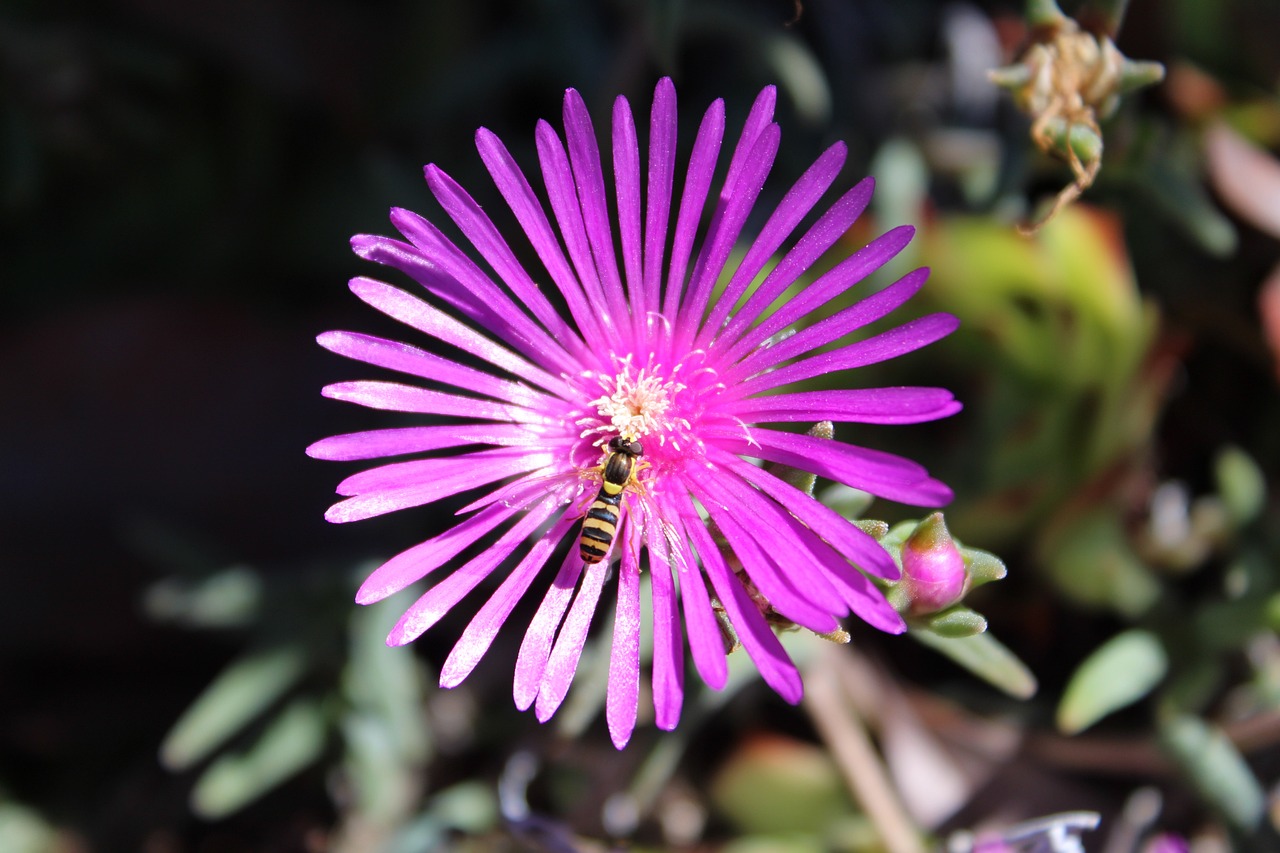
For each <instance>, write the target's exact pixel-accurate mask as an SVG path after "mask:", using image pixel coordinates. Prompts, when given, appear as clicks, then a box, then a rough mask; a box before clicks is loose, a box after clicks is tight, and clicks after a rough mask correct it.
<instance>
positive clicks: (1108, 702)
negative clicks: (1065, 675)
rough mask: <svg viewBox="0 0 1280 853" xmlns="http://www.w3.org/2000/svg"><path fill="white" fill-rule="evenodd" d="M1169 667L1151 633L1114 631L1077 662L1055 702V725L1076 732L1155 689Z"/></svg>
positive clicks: (1069, 731)
mask: <svg viewBox="0 0 1280 853" xmlns="http://www.w3.org/2000/svg"><path fill="white" fill-rule="evenodd" d="M1168 669H1169V660H1168V656H1167V655H1166V654H1165V650H1164V647H1163V646H1162V645H1160V640H1159V639H1157V638H1156V636H1155V635H1154V634H1151V633H1150V632H1147V631H1141V630H1136V629H1135V630H1130V631H1125V632H1124V633H1121V634H1116V635H1115V636H1114V637H1112V638H1111V639H1110V640H1108V641H1107V642H1106V643H1104V644H1102V645H1101V646H1099V647H1098V648H1096V649H1094V650H1093V652H1092V653H1091V654H1090V655H1089V657H1088V658H1086V659H1085V661H1084V662H1083V663H1082V664H1080V666H1079V667H1078V668H1077V669H1076V671H1075V673H1074V674H1073V675H1072V676H1071V681H1070V682H1069V683H1068V684H1067V688H1066V690H1065V691H1064V692H1063V694H1062V700H1061V701H1060V702H1059V703H1058V717H1057V720H1058V728H1059V729H1060V730H1061V731H1064V732H1066V733H1067V734H1076V733H1077V732H1082V731H1084V730H1085V729H1087V728H1089V727H1090V726H1092V725H1093V724H1094V723H1096V722H1097V721H1098V720H1100V719H1102V718H1103V717H1105V716H1106V715H1107V714H1110V713H1111V712H1112V711H1115V710H1118V709H1120V708H1123V707H1125V706H1126V705H1131V704H1133V703H1134V702H1137V701H1138V700H1139V699H1142V698H1143V697H1145V696H1147V695H1148V694H1149V693H1150V692H1151V691H1152V690H1154V689H1155V687H1156V685H1158V684H1159V683H1160V681H1161V679H1163V678H1164V676H1165V673H1166V672H1167V671H1168Z"/></svg>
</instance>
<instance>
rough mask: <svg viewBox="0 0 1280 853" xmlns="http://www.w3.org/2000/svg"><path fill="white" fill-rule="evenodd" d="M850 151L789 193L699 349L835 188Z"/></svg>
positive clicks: (716, 309)
mask: <svg viewBox="0 0 1280 853" xmlns="http://www.w3.org/2000/svg"><path fill="white" fill-rule="evenodd" d="M847 154H848V149H847V148H846V146H845V145H844V143H842V142H837V143H836V144H835V145H832V146H831V147H830V148H828V149H827V150H826V151H824V152H823V153H822V156H820V157H819V158H818V159H817V160H815V161H814V163H813V165H812V166H810V167H809V168H808V169H807V170H806V171H805V173H804V174H803V175H801V176H800V179H799V180H798V181H796V183H795V185H794V186H792V187H791V189H790V190H788V191H787V194H786V195H785V196H783V198H782V201H781V202H779V204H778V206H777V207H776V208H775V209H774V211H773V213H772V214H771V215H770V216H769V221H768V222H766V223H765V224H764V228H762V229H761V230H760V234H759V236H757V237H756V239H755V241H754V242H753V243H752V244H751V248H750V249H749V250H748V251H747V254H746V256H745V257H744V258H743V259H742V263H740V264H739V265H738V269H737V270H736V271H735V272H734V274H733V278H732V279H730V281H729V283H728V284H727V285H725V289H724V292H723V293H722V294H721V295H720V296H719V297H718V298H717V299H716V301H715V303H714V304H713V305H712V306H711V313H710V314H709V315H708V316H707V319H706V322H704V323H703V325H702V330H701V331H700V332H699V333H698V338H697V341H696V342H695V347H696V348H698V349H706V348H707V347H708V346H709V345H710V343H711V341H712V339H713V338H714V337H715V335H716V333H717V332H719V331H720V328H721V326H723V325H724V322H725V320H726V319H727V318H728V317H729V312H730V311H732V310H733V307H734V306H735V305H736V304H737V303H738V300H739V299H740V298H741V297H742V294H743V293H744V292H746V289H747V285H749V284H751V282H753V281H755V280H756V278H758V277H759V275H760V273H761V272H762V271H763V270H764V266H765V264H766V263H768V262H769V261H770V260H771V259H772V258H773V257H774V255H775V254H776V253H777V251H778V248H779V247H780V246H781V245H782V243H783V241H784V240H786V239H787V237H788V236H790V234H791V232H792V231H794V230H795V228H796V226H798V225H799V224H800V222H801V220H803V219H804V217H805V216H807V215H808V213H809V211H811V210H813V206H814V205H815V204H817V203H818V199H820V198H821V197H822V195H823V194H824V193H825V192H826V191H827V190H828V189H829V188H830V187H831V184H832V182H833V181H835V179H836V175H837V174H839V172H840V169H841V167H843V166H844V161H845V157H846V156H847Z"/></svg>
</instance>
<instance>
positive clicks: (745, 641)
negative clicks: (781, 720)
mask: <svg viewBox="0 0 1280 853" xmlns="http://www.w3.org/2000/svg"><path fill="white" fill-rule="evenodd" d="M685 500H687V498H685ZM692 513H696V510H694V508H693V507H692V505H690V506H689V507H688V508H687V509H686V508H681V509H680V514H681V515H682V516H689V515H690V514H692ZM687 529H688V531H689V536H690V538H691V539H692V540H693V544H694V546H695V547H696V548H697V551H698V556H700V557H701V558H702V565H703V568H704V569H705V570H706V573H707V576H708V577H709V578H710V579H711V585H712V586H713V587H714V588H715V591H716V597H717V598H718V599H719V600H720V604H721V605H722V606H723V607H724V609H725V612H726V613H727V614H728V615H729V621H730V623H731V624H732V625H733V628H734V631H735V632H736V633H737V635H738V639H739V640H741V641H742V646H743V648H744V649H746V650H747V654H748V655H749V656H750V657H751V660H752V661H753V662H754V663H755V665H756V668H757V669H759V670H760V676H761V677H762V678H763V679H764V680H765V683H766V684H768V685H769V686H770V687H772V688H773V689H774V690H775V691H776V692H777V693H778V695H779V696H781V697H782V698H783V699H785V700H787V701H788V702H790V703H792V704H793V705H794V704H795V703H797V702H799V701H800V697H801V695H802V694H803V692H804V686H803V685H802V684H801V681H800V673H799V671H798V670H797V669H796V666H795V664H794V663H792V662H791V658H789V657H787V652H786V650H785V649H784V648H782V643H780V642H778V637H777V636H776V635H775V634H774V633H773V629H772V628H770V627H769V625H768V624H767V623H766V622H765V621H764V617H763V616H761V615H760V611H759V610H757V609H756V605H755V603H754V602H752V601H751V599H750V597H748V595H747V591H746V588H745V587H743V585H742V583H741V582H740V581H739V580H738V579H737V577H736V576H735V575H734V573H733V571H732V570H731V569H730V568H729V567H728V566H727V565H725V562H724V558H723V557H722V556H721V555H720V551H719V549H718V548H717V547H716V544H715V542H714V541H713V540H712V539H711V534H709V533H708V532H707V529H706V528H705V527H704V526H702V525H701V524H691V525H689V527H688V528H687Z"/></svg>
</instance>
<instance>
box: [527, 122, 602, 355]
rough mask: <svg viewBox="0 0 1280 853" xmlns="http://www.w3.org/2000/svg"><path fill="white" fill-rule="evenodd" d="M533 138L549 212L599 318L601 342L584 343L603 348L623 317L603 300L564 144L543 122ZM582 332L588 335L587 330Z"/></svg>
mask: <svg viewBox="0 0 1280 853" xmlns="http://www.w3.org/2000/svg"><path fill="white" fill-rule="evenodd" d="M536 139H537V145H538V160H539V162H540V163H541V164H542V180H543V183H544V184H545V185H546V188H547V199H548V200H549V201H550V202H551V211H552V213H553V214H554V215H555V219H556V223H557V224H558V225H559V226H560V236H561V238H562V239H563V240H564V245H565V248H566V249H567V250H568V252H569V260H570V261H571V262H572V263H573V269H574V271H575V274H576V276H577V278H578V281H580V282H581V283H582V288H583V292H584V293H585V294H586V297H587V305H588V307H589V308H590V309H591V311H592V312H593V313H594V314H595V315H596V316H597V317H599V320H600V323H599V325H600V328H601V330H602V332H603V334H604V336H605V337H604V338H603V339H601V338H592V337H591V336H590V335H588V337H587V344H588V346H592V345H594V346H600V347H602V346H604V345H605V343H606V342H607V341H611V340H615V339H617V337H618V336H619V330H618V327H619V324H620V323H621V322H622V320H623V318H622V317H621V316H619V315H617V314H615V313H614V312H613V310H612V309H611V306H610V305H609V303H608V302H607V301H606V299H605V292H604V287H603V285H602V284H601V282H600V274H599V273H598V272H597V271H596V264H595V258H594V257H592V254H591V239H590V238H589V237H588V236H587V226H586V223H585V222H584V221H583V218H582V205H581V203H580V202H579V201H578V190H577V188H576V187H575V186H574V183H573V168H572V167H571V166H570V165H569V155H568V154H567V153H565V149H564V144H563V143H562V142H561V141H560V137H559V136H557V135H556V132H555V130H553V129H552V127H551V125H549V124H547V123H546V122H545V121H540V122H538V129H537V132H536ZM583 331H584V333H585V332H587V330H586V329H584V330H583Z"/></svg>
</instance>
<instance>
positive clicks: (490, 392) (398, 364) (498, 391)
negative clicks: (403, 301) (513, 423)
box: [316, 332, 548, 408]
mask: <svg viewBox="0 0 1280 853" xmlns="http://www.w3.org/2000/svg"><path fill="white" fill-rule="evenodd" d="M316 341H317V342H318V343H319V344H320V346H322V347H324V348H325V349H327V350H329V351H330V352H334V353H337V354H338V355H343V356H346V357H347V358H353V359H356V360H357V361H363V362H365V363H366V364H372V365H375V366H377V367H385V368H387V369H389V370H396V371H399V372H400V373H407V374H409V375H411V376H418V377H422V378H424V379H431V380H433V381H435V382H440V383H442V384H445V385H452V386H454V387H455V388H462V389H465V390H469V391H474V392H475V393H477V394H485V395H487V396H489V397H495V398H497V399H499V400H503V401H505V402H508V403H511V404H512V405H516V406H524V407H543V408H545V407H546V405H547V404H546V402H545V401H546V400H547V399H548V398H547V396H546V395H545V394H542V393H539V392H537V391H534V390H533V389H531V388H530V387H529V386H527V385H525V384H523V383H519V382H510V381H507V380H505V379H499V378H498V377H496V376H494V375H493V374H492V373H486V372H484V371H482V370H476V369H475V368H474V367H467V366H465V365H462V364H458V363H457V362H455V361H450V360H449V359H446V358H441V357H440V356H438V355H435V354H434V353H429V352H426V351H424V350H420V349H418V348H417V347H413V346H409V345H408V344H403V343H400V342H398V341H389V340H386V339H385V338H377V337H374V336H372V335H361V334H357V333H355V332H325V333H324V334H322V335H320V336H319V337H318V338H316Z"/></svg>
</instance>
